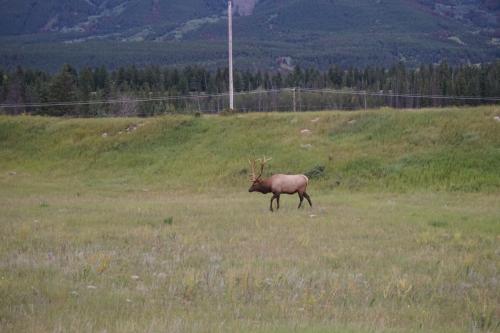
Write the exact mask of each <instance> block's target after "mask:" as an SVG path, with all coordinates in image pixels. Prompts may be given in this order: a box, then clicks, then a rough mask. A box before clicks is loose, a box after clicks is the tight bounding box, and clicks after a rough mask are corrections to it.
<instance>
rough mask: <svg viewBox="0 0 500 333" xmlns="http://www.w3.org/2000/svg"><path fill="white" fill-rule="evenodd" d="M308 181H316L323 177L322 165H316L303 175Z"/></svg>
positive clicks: (323, 169)
mask: <svg viewBox="0 0 500 333" xmlns="http://www.w3.org/2000/svg"><path fill="white" fill-rule="evenodd" d="M304 175H306V176H307V177H308V178H309V179H318V178H321V177H324V176H325V167H324V166H323V165H316V166H315V167H313V168H312V169H311V170H309V171H306V172H305V173H304Z"/></svg>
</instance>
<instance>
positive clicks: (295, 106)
mask: <svg viewBox="0 0 500 333" xmlns="http://www.w3.org/2000/svg"><path fill="white" fill-rule="evenodd" d="M296 92H297V88H293V112H297V98H296V97H295V94H296Z"/></svg>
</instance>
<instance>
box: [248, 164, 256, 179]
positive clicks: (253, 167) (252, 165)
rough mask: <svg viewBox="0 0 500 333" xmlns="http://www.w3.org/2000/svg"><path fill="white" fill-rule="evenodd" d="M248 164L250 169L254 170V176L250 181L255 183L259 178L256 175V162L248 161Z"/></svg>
mask: <svg viewBox="0 0 500 333" xmlns="http://www.w3.org/2000/svg"><path fill="white" fill-rule="evenodd" d="M248 163H250V167H251V168H252V175H251V176H250V181H251V182H254V181H256V180H257V176H256V175H255V160H252V161H250V160H248Z"/></svg>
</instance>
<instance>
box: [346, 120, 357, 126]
mask: <svg viewBox="0 0 500 333" xmlns="http://www.w3.org/2000/svg"><path fill="white" fill-rule="evenodd" d="M347 123H348V124H349V125H352V124H356V120H355V119H353V120H349V121H348V122H347Z"/></svg>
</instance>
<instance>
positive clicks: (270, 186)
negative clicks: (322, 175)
mask: <svg viewBox="0 0 500 333" xmlns="http://www.w3.org/2000/svg"><path fill="white" fill-rule="evenodd" d="M270 160H271V158H268V159H266V158H265V157H264V158H263V159H258V160H253V161H250V160H249V161H248V162H249V163H250V167H251V168H252V174H251V176H250V181H251V182H252V186H250V188H249V189H248V192H260V193H262V194H267V193H272V194H273V197H272V198H271V204H270V209H271V212H272V211H273V201H274V200H275V199H276V203H277V209H279V208H280V195H281V194H295V193H298V194H299V199H300V202H299V207H298V208H300V207H301V206H302V201H303V200H304V198H306V199H307V201H308V202H309V206H311V207H312V202H311V198H310V197H309V195H308V194H307V192H306V189H307V185H308V184H309V179H308V178H307V177H306V176H305V175H283V174H276V175H272V176H271V177H269V178H266V179H262V172H263V171H264V166H265V165H266V163H267V162H269V161H270ZM256 162H259V163H260V174H259V175H258V176H256V172H255V164H256Z"/></svg>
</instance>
